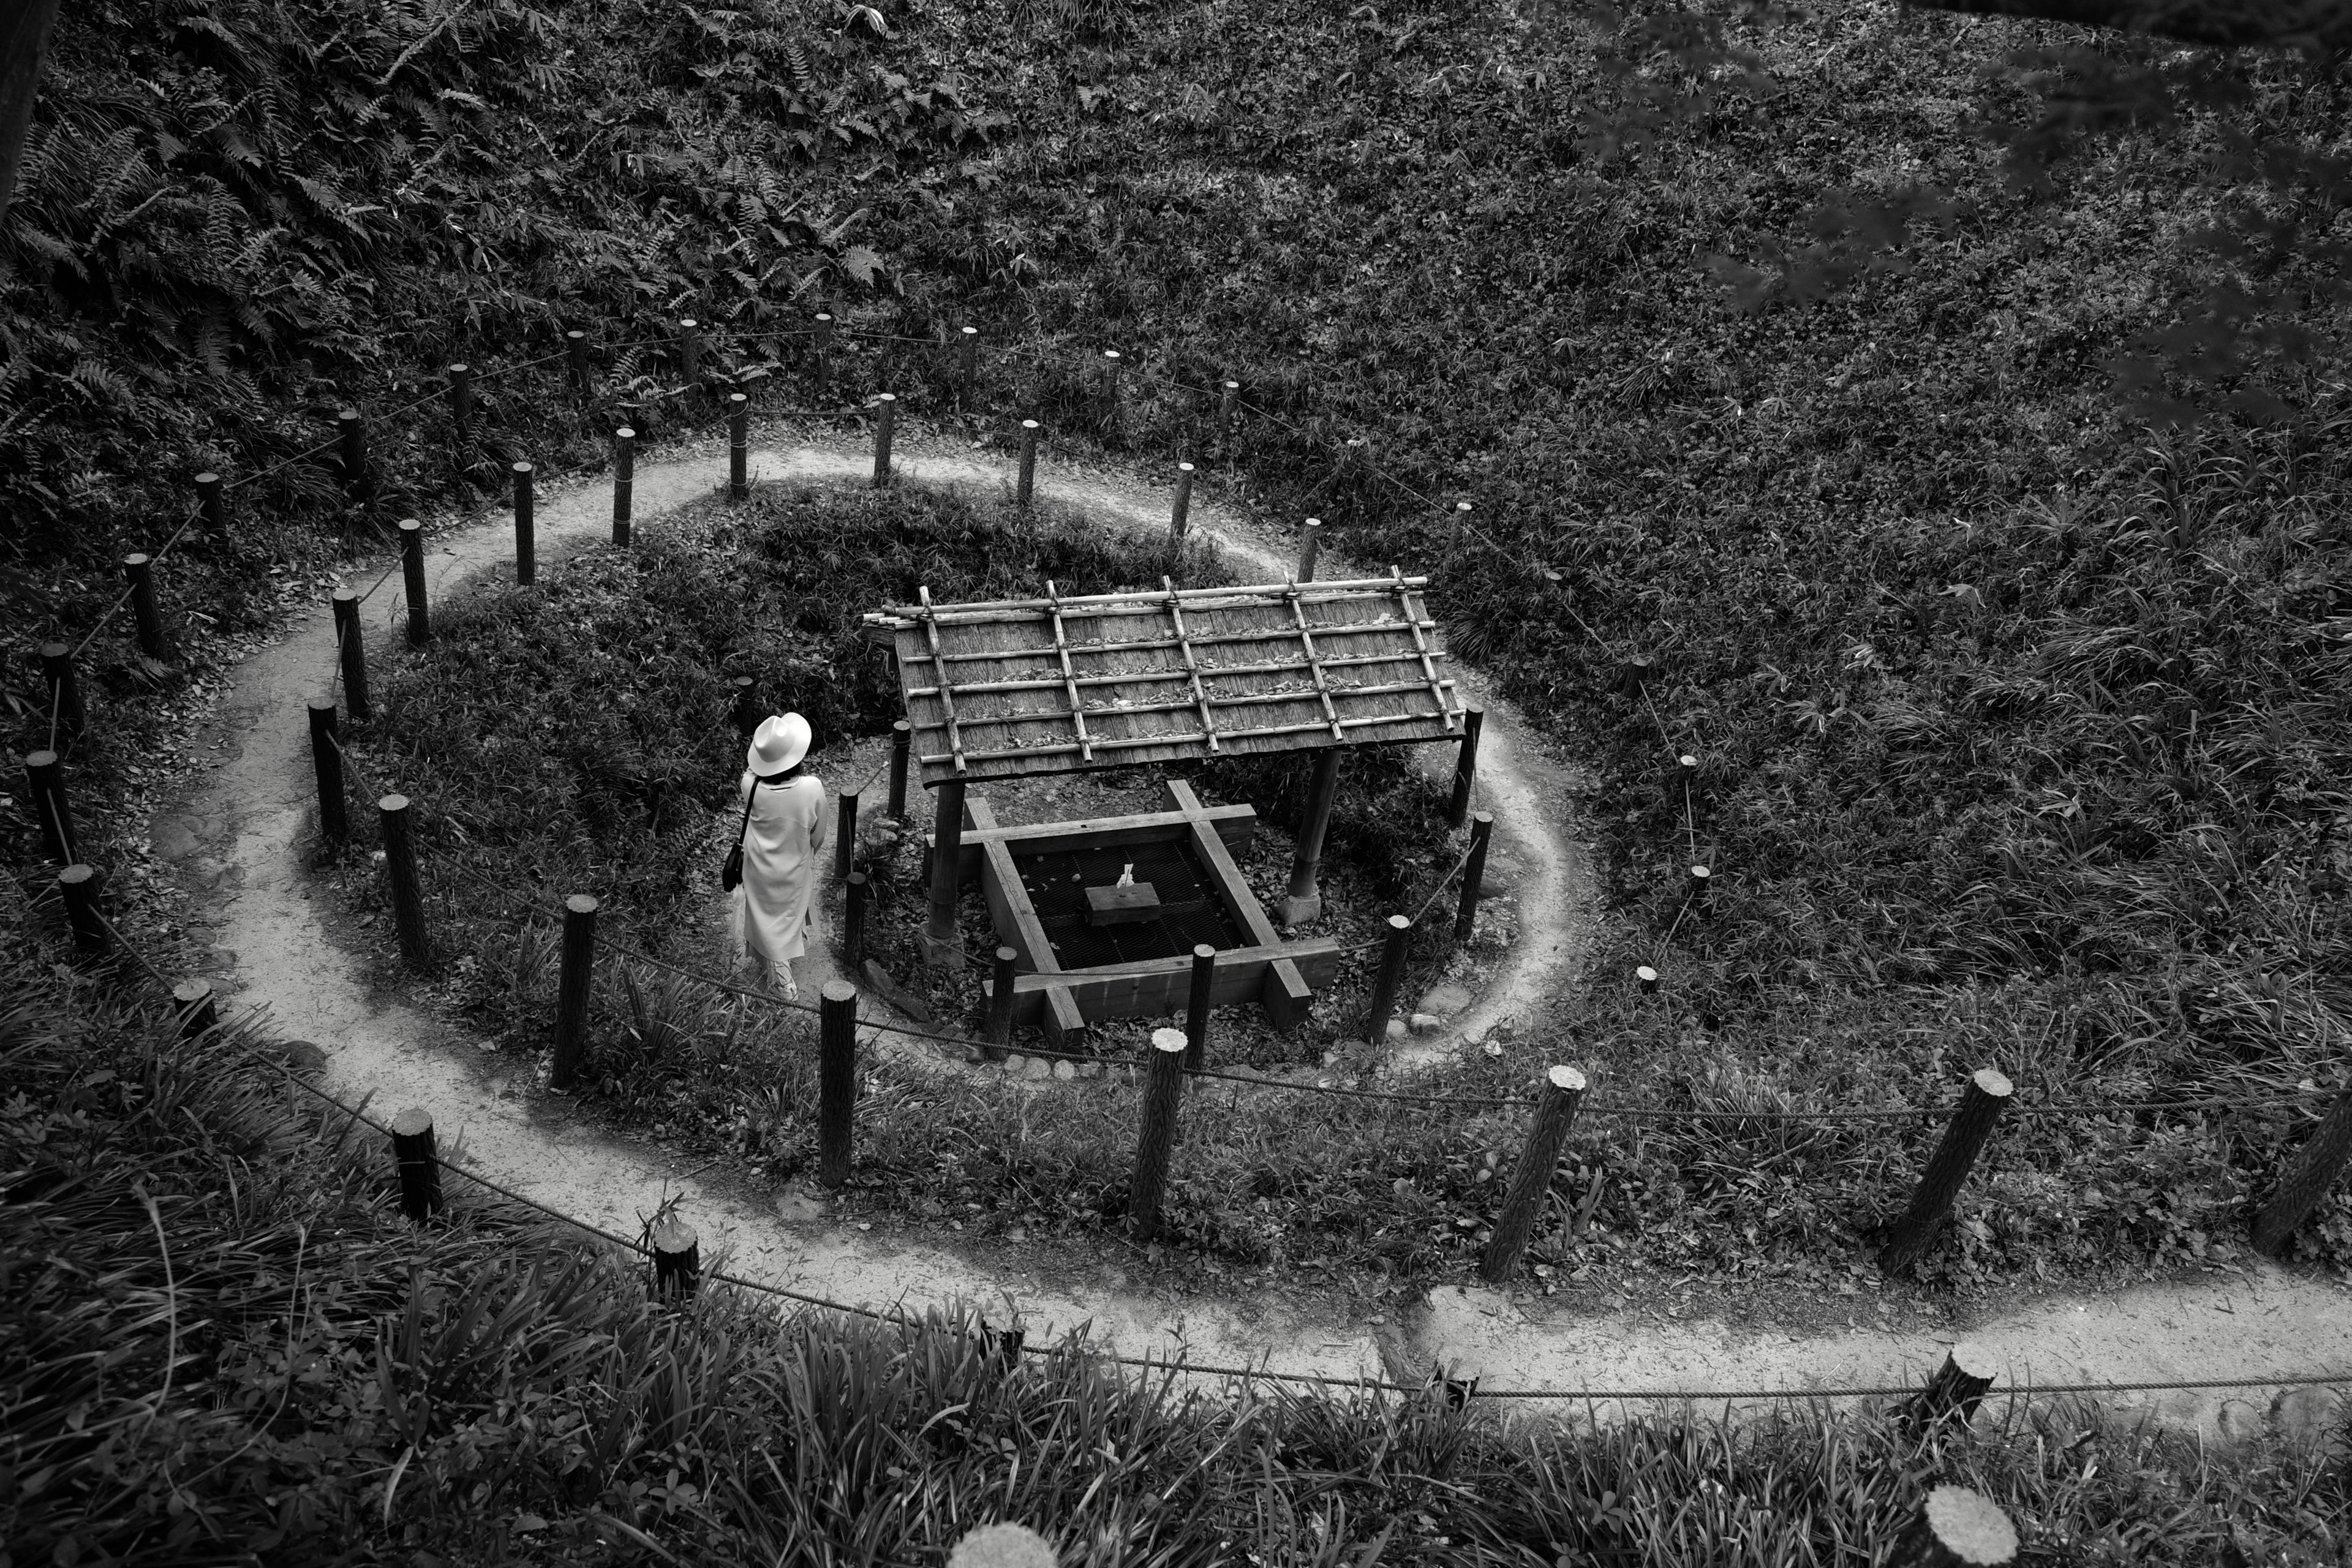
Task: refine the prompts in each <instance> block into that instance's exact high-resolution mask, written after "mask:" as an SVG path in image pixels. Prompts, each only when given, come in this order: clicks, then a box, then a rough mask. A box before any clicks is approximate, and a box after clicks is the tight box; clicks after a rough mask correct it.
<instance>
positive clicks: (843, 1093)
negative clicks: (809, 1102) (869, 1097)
mask: <svg viewBox="0 0 2352 1568" xmlns="http://www.w3.org/2000/svg"><path fill="white" fill-rule="evenodd" d="M817 1053H818V1062H817V1108H816V1142H817V1180H819V1181H821V1182H823V1183H824V1184H825V1185H826V1186H828V1187H841V1186H846V1185H847V1184H848V1183H849V1166H850V1162H851V1159H852V1158H853V1154H854V1151H853V1149H852V1146H851V1142H850V1116H851V1113H852V1112H853V1111H854V1110H856V1105H857V987H856V986H855V985H852V984H850V983H849V982H848V981H846V980H828V981H826V982H825V983H824V1001H823V1003H822V1004H821V1005H820V1006H819V1008H818V1021H817Z"/></svg>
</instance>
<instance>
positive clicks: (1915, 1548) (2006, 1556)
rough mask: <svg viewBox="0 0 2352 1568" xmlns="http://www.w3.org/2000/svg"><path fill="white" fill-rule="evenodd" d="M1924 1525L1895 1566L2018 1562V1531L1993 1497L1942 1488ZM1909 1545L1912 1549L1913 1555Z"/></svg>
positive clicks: (1931, 1499)
mask: <svg viewBox="0 0 2352 1568" xmlns="http://www.w3.org/2000/svg"><path fill="white" fill-rule="evenodd" d="M1919 1526H1920V1528H1919V1529H1918V1530H1917V1531H1916V1533H1915V1534H1914V1535H1913V1536H1912V1537H1909V1538H1906V1541H1905V1542H1903V1543H1902V1544H1901V1545H1898V1547H1897V1549H1896V1552H1895V1558H1894V1560H1893V1563H1892V1564H1890V1568H1895V1565H1907V1564H1911V1563H1920V1564H1928V1563H1933V1564H1938V1565H1941V1564H1946V1563H1950V1564H1961V1565H1965V1568H1995V1565H1996V1564H2000V1563H2014V1562H2016V1561H2017V1527H2016V1526H2015V1525H2013V1524H2011V1523H2010V1521H2009V1516H2008V1515H2007V1514H2005V1513H2003V1512H2002V1511H2001V1510H2000V1506H1999V1505H1998V1504H1996V1503H1995V1502H1994V1501H1993V1500H1991V1499H1990V1498H1988V1497H1986V1496H1984V1495H1983V1494H1982V1493H1980V1492H1976V1491H1971V1490H1970V1489H1968V1488H1967V1487H1952V1486H1940V1487H1937V1488H1936V1489H1934V1490H1933V1491H1931V1492H1929V1493H1928V1494H1927V1509H1926V1510H1925V1511H1924V1513H1923V1515H1922V1517H1921V1519H1920V1521H1919ZM1905 1546H1909V1547H1911V1548H1912V1551H1911V1552H1909V1553H1908V1554H1906V1552H1905V1551H1904V1550H1903V1548H1904V1547H1905Z"/></svg>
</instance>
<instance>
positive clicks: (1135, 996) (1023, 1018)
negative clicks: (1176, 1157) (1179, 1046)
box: [1013, 937, 1339, 1033]
mask: <svg viewBox="0 0 2352 1568" xmlns="http://www.w3.org/2000/svg"><path fill="white" fill-rule="evenodd" d="M1104 969H1105V970H1106V971H1108V973H1097V972H1094V971H1090V970H1085V969H1065V970H1061V971H1058V972H1056V973H1052V974H1023V975H1018V976H1015V977H1014V979H1013V1018H1014V1019H1015V1020H1016V1021H1019V1022H1024V1023H1035V1022H1037V1021H1038V1019H1039V1017H1040V1016H1041V1015H1042V1014H1044V1013H1045V1008H1046V1006H1047V1005H1048V1003H1049V1001H1050V1000H1051V999H1052V998H1053V997H1055V995H1056V994H1060V995H1066V996H1067V997H1068V998H1069V1000H1070V1001H1071V1003H1072V1005H1074V1006H1075V1007H1076V1010H1077V1011H1078V1012H1079V1013H1080V1014H1082V1015H1083V1016H1087V1017H1089V1018H1157V1017H1162V1016H1173V1015H1174V1014H1177V1013H1180V1012H1181V1011H1183V1007H1184V1001H1185V996H1186V994H1187V993H1188V992H1190V991H1191V989H1192V954H1190V953H1186V954H1184V955H1183V956H1182V957H1181V958H1154V959H1146V960H1143V961H1141V962H1139V963H1127V964H1107V965H1105V966H1104ZM1279 970H1287V971H1289V972H1290V974H1289V978H1290V979H1293V980H1296V982H1297V984H1298V985H1299V986H1300V988H1301V991H1302V993H1303V994H1305V995H1306V996H1308V997H1310V998H1311V997H1312V995H1313V994H1314V993H1313V992H1312V990H1309V989H1307V986H1308V985H1310V984H1312V985H1328V984H1331V982H1332V981H1333V980H1335V979H1337V978H1338V977H1339V942H1337V941H1335V940H1332V939H1330V938H1328V937H1318V938H1317V939H1316V940H1314V941H1312V942H1290V943H1287V944H1285V943H1279V942H1278V943H1276V944H1275V945H1274V946H1272V947H1263V946H1261V947H1239V948H1235V949H1234V950H1233V951H1232V952H1220V953H1219V954H1217V973H1216V982H1215V984H1214V986H1213V988H1212V990H1211V992H1210V997H1209V1000H1210V1005H1213V1006H1218V1007H1229V1006H1233V1005H1236V1004H1239V1003H1244V1002H1260V1003H1263V1002H1265V1000H1266V994H1267V992H1268V990H1269V989H1270V988H1280V989H1284V990H1285V991H1286V990H1287V984H1286V982H1285V981H1284V980H1282V979H1278V978H1277V976H1276V971H1279ZM1046 1027H1047V1032H1048V1033H1051V1031H1052V1025H1051V1023H1050V1022H1048V1023H1047V1026H1046Z"/></svg>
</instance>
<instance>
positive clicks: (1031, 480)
mask: <svg viewBox="0 0 2352 1568" xmlns="http://www.w3.org/2000/svg"><path fill="white" fill-rule="evenodd" d="M1038 428H1039V426H1038V424H1037V422H1036V421H1035V420H1034V419H1024V420H1023V421H1022V422H1021V477H1020V479H1018V480H1016V481H1015V482H1014V484H1013V504H1015V505H1016V506H1027V505H1028V504H1029V501H1030V499H1031V498H1032V497H1034V495H1035V494H1036V493H1037V431H1038Z"/></svg>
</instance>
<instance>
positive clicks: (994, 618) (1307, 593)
mask: <svg viewBox="0 0 2352 1568" xmlns="http://www.w3.org/2000/svg"><path fill="white" fill-rule="evenodd" d="M1427 586H1429V579H1428V578H1426V577H1411V576H1403V575H1399V576H1394V577H1349V578H1346V579H1342V580H1334V581H1332V582H1328V583H1318V584H1315V585H1314V586H1313V588H1312V589H1308V588H1307V587H1304V586H1302V585H1300V584H1294V583H1265V584H1244V585H1239V586H1233V587H1217V588H1179V589H1178V590H1176V596H1177V598H1178V599H1180V600H1181V601H1182V602H1183V603H1185V604H1186V605H1205V606H1208V607H1211V608H1217V607H1224V606H1232V605H1252V604H1255V605H1285V606H1287V605H1289V603H1290V602H1291V600H1292V599H1294V598H1296V599H1297V601H1298V603H1300V604H1302V605H1319V604H1325V603H1328V602H1334V601H1347V602H1351V603H1357V604H1362V603H1365V602H1368V601H1370V600H1376V599H1377V600H1384V601H1386V602H1387V603H1389V604H1391V605H1393V604H1394V603H1395V602H1396V597H1397V594H1398V592H1399V590H1401V589H1420V588H1426V587H1427ZM1167 602H1168V594H1167V591H1166V590H1165V589H1160V588H1154V589H1151V590H1150V591H1149V592H1144V591H1139V590H1135V589H1127V590H1123V591H1121V592H1118V593H1114V594H1066V595H1063V596H1062V598H1061V599H1060V600H1059V601H1058V604H1057V605H1049V604H1048V602H1047V601H1045V600H1043V599H978V600H973V601H971V603H969V604H961V605H940V606H938V607H936V608H934V609H932V610H931V611H930V612H929V615H928V616H927V615H926V614H925V611H924V609H923V607H922V606H919V605H898V606H894V607H892V608H890V609H887V610H875V611H869V612H868V613H867V615H866V620H867V621H868V622H869V623H871V624H875V625H879V626H894V627H895V626H901V625H905V626H919V625H921V624H922V623H923V622H924V621H925V620H926V619H929V620H935V621H937V622H938V624H940V626H1005V625H1017V624H1019V623H1022V622H1026V621H1035V620H1041V619H1043V618H1045V616H1047V615H1048V614H1049V613H1051V610H1052V609H1053V608H1055V607H1058V608H1059V609H1060V611H1061V613H1062V614H1064V615H1066V616H1070V615H1079V616H1084V615H1097V614H1099V615H1110V616H1123V615H1129V614H1132V613H1134V612H1136V611H1139V610H1156V609H1159V608H1160V607H1161V606H1163V605H1166V604H1167ZM1436 625H1437V622H1436V621H1435V620H1434V619H1433V617H1431V616H1425V615H1424V616H1421V617H1420V618H1419V619H1417V620H1416V619H1413V618H1411V617H1409V616H1391V617H1389V618H1385V619H1381V620H1373V621H1360V622H1351V623H1348V624H1345V625H1332V626H1317V627H1316V628H1315V635H1316V636H1317V637H1321V636H1323V635H1325V634H1326V633H1337V632H1372V631H1383V630H1387V629H1389V628H1391V627H1395V626H1423V627H1432V626H1436ZM1254 635H1260V636H1272V635H1276V634H1272V633H1261V634H1254ZM1279 635H1281V636H1286V637H1297V635H1298V630H1297V627H1296V626H1294V627H1292V628H1291V629H1290V630H1289V631H1288V632H1286V633H1282V634H1279ZM1195 640H1196V641H1197V640H1199V639H1197V638H1196V639H1195ZM1106 646H1108V645H1106ZM972 657H974V658H1002V657H1003V655H1002V654H993V653H983V654H976V655H973V656H972Z"/></svg>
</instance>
